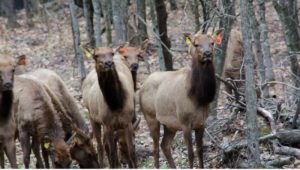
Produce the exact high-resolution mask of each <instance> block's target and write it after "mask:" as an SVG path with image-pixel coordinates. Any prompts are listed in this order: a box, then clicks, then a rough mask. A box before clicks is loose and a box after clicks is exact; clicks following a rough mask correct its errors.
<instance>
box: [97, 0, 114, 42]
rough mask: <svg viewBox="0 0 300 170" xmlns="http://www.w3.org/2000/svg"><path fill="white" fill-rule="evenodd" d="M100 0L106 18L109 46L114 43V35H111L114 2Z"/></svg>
mask: <svg viewBox="0 0 300 170" xmlns="http://www.w3.org/2000/svg"><path fill="white" fill-rule="evenodd" d="M100 1H101V7H102V11H103V14H104V19H105V32H106V45H107V46H109V45H111V44H112V37H111V21H112V19H111V18H112V3H111V0H100Z"/></svg>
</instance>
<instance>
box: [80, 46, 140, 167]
mask: <svg viewBox="0 0 300 170" xmlns="http://www.w3.org/2000/svg"><path fill="white" fill-rule="evenodd" d="M93 58H94V60H95V71H92V72H91V73H90V74H89V75H88V76H87V78H86V79H85V80H84V82H83V86H82V91H83V100H84V103H85V105H86V107H87V108H88V110H89V112H90V115H89V116H90V120H91V124H92V128H93V132H94V136H95V137H96V140H97V143H98V154H99V162H100V163H101V162H103V146H102V141H101V126H103V133H104V134H103V143H104V146H105V150H106V153H107V157H108V160H109V164H110V167H111V168H115V167H118V166H119V160H118V155H117V148H116V143H115V138H114V135H113V134H115V133H116V132H118V130H123V134H124V137H125V142H126V146H127V148H125V149H126V156H127V158H128V162H127V163H128V165H129V167H130V168H136V167H137V165H136V159H135V151H134V145H133V135H132V134H133V128H132V123H131V121H132V119H133V116H134V85H133V81H132V80H133V79H132V75H131V73H130V70H129V69H128V66H126V64H124V60H125V59H126V57H124V56H122V55H115V56H114V52H113V49H111V48H107V47H99V48H96V49H95V50H94V52H93Z"/></svg>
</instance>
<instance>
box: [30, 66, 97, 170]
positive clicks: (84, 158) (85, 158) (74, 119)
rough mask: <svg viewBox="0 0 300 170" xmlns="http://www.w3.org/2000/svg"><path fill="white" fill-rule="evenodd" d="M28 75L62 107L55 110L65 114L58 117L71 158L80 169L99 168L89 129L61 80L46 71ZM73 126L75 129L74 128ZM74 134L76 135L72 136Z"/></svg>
mask: <svg viewBox="0 0 300 170" xmlns="http://www.w3.org/2000/svg"><path fill="white" fill-rule="evenodd" d="M28 75H32V76H34V77H35V78H37V81H41V82H42V83H44V84H45V85H46V86H48V87H49V90H51V91H52V93H53V95H55V97H52V100H53V98H57V100H58V101H57V100H53V101H54V102H59V105H60V106H62V107H64V109H61V108H58V109H57V110H60V111H61V112H66V113H64V114H59V116H60V119H61V121H62V125H63V129H64V131H65V133H66V137H65V140H68V141H69V142H68V143H69V144H70V153H71V157H72V158H73V159H75V160H76V161H77V162H78V163H79V166H80V167H81V168H99V163H98V161H97V154H96V152H95V149H94V147H93V145H92V141H91V139H90V137H89V135H88V134H89V129H88V127H87V124H86V123H85V120H84V119H83V117H82V116H81V114H80V111H79V108H78V106H77V103H76V101H75V99H74V98H73V97H72V96H71V94H70V93H69V92H68V90H67V87H66V85H65V84H64V82H63V80H62V79H61V78H60V77H59V76H58V75H57V74H56V73H55V72H54V71H51V70H48V69H38V70H35V71H34V72H30V73H28ZM50 95H51V93H50ZM57 105H58V104H57ZM62 110H64V111H62ZM65 115H67V116H68V117H69V119H66V116H65ZM74 126H76V127H75V128H74ZM74 133H76V135H72V134H74ZM71 137H72V138H71ZM72 139H73V140H72ZM42 151H43V156H44V160H45V164H46V168H49V161H48V156H47V152H45V149H44V148H43V149H42Z"/></svg>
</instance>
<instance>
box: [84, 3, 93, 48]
mask: <svg viewBox="0 0 300 170" xmlns="http://www.w3.org/2000/svg"><path fill="white" fill-rule="evenodd" d="M83 13H84V18H85V22H86V33H87V37H88V40H89V43H90V45H91V46H92V47H95V33H94V23H93V22H94V21H93V18H94V17H93V12H92V1H91V0H83Z"/></svg>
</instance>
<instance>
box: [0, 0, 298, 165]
mask: <svg viewBox="0 0 300 170" xmlns="http://www.w3.org/2000/svg"><path fill="white" fill-rule="evenodd" d="M298 2H299V0H298ZM178 7H179V10H177V11H170V10H169V7H168V12H169V16H168V31H169V32H168V34H169V37H170V39H171V42H172V49H183V51H184V52H180V51H181V50H179V51H178V50H175V51H173V53H174V57H173V60H174V68H181V67H183V66H185V65H187V64H189V62H190V58H189V56H188V55H187V52H186V50H187V47H186V45H185V44H184V39H183V36H182V35H183V34H182V33H184V32H194V23H193V15H192V13H191V12H190V10H189V7H188V5H187V4H186V3H185V1H183V0H180V1H178ZM185 7H186V8H185ZM184 8H185V9H186V10H185V11H184V10H183V9H184ZM266 9H267V11H266V13H267V14H266V16H267V18H266V19H267V23H268V26H269V31H270V32H269V38H270V42H271V44H270V45H271V53H272V59H273V64H274V68H275V69H274V72H275V75H276V80H278V81H281V82H285V83H288V84H291V81H290V75H291V74H290V69H289V62H288V61H289V60H288V56H287V54H286V46H285V43H284V39H283V35H282V32H281V27H280V23H279V20H278V17H277V14H276V13H275V11H274V8H273V6H272V4H271V3H270V2H268V3H267V6H266ZM48 15H49V16H48V21H45V20H44V18H43V17H39V16H37V17H35V18H34V22H35V26H34V27H32V28H29V27H28V26H26V23H25V21H26V17H25V12H24V10H21V11H20V12H19V13H18V22H19V23H20V24H21V25H22V27H21V28H17V29H14V30H8V29H6V27H5V24H6V19H5V18H2V17H0V54H1V55H7V56H12V57H18V56H20V55H22V54H25V55H26V56H27V60H28V71H32V70H35V69H37V68H47V69H51V70H54V71H55V72H56V73H58V74H59V75H60V76H61V77H62V79H63V80H64V82H65V83H66V85H67V87H68V89H69V91H70V92H71V94H72V95H73V96H74V97H75V98H76V99H77V101H78V104H79V106H80V109H81V112H82V114H83V115H84V116H85V118H86V121H87V122H88V119H87V114H88V113H87V109H86V108H85V107H84V106H83V103H82V100H81V89H80V77H79V72H78V69H77V67H76V64H75V58H74V49H73V38H72V31H71V26H70V22H71V21H70V17H69V9H68V6H67V3H65V4H63V8H62V9H57V10H50V9H49V10H48ZM79 21H80V30H81V40H82V44H85V42H87V38H86V31H85V23H84V19H83V17H80V19H79ZM148 24H149V25H148V26H149V28H148V30H152V29H151V21H148ZM238 25H239V24H235V28H237V29H239V26H238ZM148 34H149V35H150V42H155V38H154V36H153V32H151V31H149V32H148ZM104 37H105V36H103V37H102V39H103V40H104ZM149 63H150V68H151V72H154V71H157V70H159V61H158V57H157V56H156V55H153V56H150V57H149ZM85 65H86V68H87V72H89V71H90V70H91V69H92V68H93V61H92V60H91V59H86V61H85ZM148 75H149V73H148V72H147V69H146V67H145V64H144V63H143V62H141V63H140V68H139V73H138V81H139V85H141V84H142V82H143V81H144V80H145V78H147V76H148ZM275 87H276V92H277V96H278V100H287V98H288V96H290V94H289V93H290V92H289V90H288V89H286V88H284V87H283V86H281V85H280V86H278V87H277V86H275ZM219 101H220V102H219V108H218V109H219V110H220V111H219V114H218V121H216V122H215V123H214V124H211V125H207V126H208V127H207V132H206V133H205V138H204V161H205V162H204V163H205V166H204V167H206V168H226V167H227V168H228V167H234V165H232V166H230V165H228V164H227V165H225V164H224V163H223V162H222V160H223V159H224V158H222V156H223V154H222V150H221V149H220V148H219V146H221V145H220V144H221V143H224V142H225V141H228V142H229V143H231V144H232V143H234V142H235V141H240V140H241V139H243V138H245V134H244V130H245V114H243V113H240V114H239V116H238V119H236V120H235V121H233V122H232V123H231V124H226V118H227V117H228V116H229V115H230V110H229V109H228V108H226V107H225V103H226V100H225V96H224V94H223V93H221V94H220V99H219ZM285 106H286V109H285V110H284V113H283V114H289V113H290V112H291V110H290V109H289V108H292V106H291V105H289V104H288V102H286V105H285ZM136 107H137V109H136V110H137V111H138V116H139V117H141V118H142V121H141V123H140V126H139V130H138V131H137V132H136V139H135V142H136V154H137V158H138V167H139V168H154V165H153V157H152V139H151V137H150V135H149V131H148V127H147V125H146V122H145V120H144V118H143V115H142V113H141V112H140V111H139V105H138V104H137V106H136ZM224 122H225V123H224ZM259 122H260V124H259V128H260V129H264V127H265V126H267V124H266V123H264V121H262V120H261V121H259ZM283 126H284V125H282V126H279V127H283ZM261 133H263V130H262V131H261ZM208 134H210V136H212V137H213V138H214V140H212V138H211V137H210V136H209V135H208ZM261 135H262V134H261ZM260 146H261V148H260V149H261V151H262V153H261V159H262V160H263V161H267V160H269V159H273V158H275V157H277V155H276V154H273V153H272V151H271V150H270V149H269V146H268V145H267V144H266V145H260ZM172 148H173V152H172V154H173V158H174V159H175V162H176V164H177V166H178V167H180V168H188V161H187V150H186V147H185V144H184V141H183V137H182V133H181V132H177V135H176V136H175V140H174V143H173V146H172ZM17 157H18V164H19V168H24V166H23V163H22V162H23V161H22V152H21V149H20V145H19V143H18V145H17ZM32 158H33V156H32ZM243 158H244V155H243V154H240V157H239V158H238V159H237V160H234V163H237V162H238V161H239V160H242V159H243ZM33 159H34V158H33ZM299 162H300V160H296V161H295V162H294V164H291V165H287V166H285V167H286V168H300V164H299ZM6 164H7V165H6V166H8V162H7V161H6ZM34 164H35V161H31V167H32V168H33V167H35V166H34ZM160 165H161V168H167V167H168V166H167V164H166V160H165V157H164V156H163V154H162V152H160ZM73 167H74V168H75V167H76V165H74V166H73Z"/></svg>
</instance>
